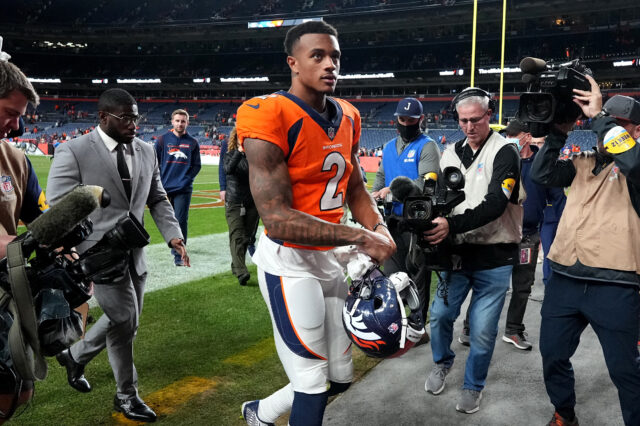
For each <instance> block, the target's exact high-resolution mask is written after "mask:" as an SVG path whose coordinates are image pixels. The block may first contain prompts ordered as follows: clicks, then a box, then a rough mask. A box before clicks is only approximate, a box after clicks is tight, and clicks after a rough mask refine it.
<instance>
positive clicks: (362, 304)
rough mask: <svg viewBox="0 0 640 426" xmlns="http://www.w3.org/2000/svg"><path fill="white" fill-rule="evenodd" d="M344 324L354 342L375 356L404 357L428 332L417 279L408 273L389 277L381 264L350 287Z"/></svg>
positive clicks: (366, 352)
mask: <svg viewBox="0 0 640 426" xmlns="http://www.w3.org/2000/svg"><path fill="white" fill-rule="evenodd" d="M407 311H409V312H408V313H407ZM342 323H343V325H344V328H345V331H346V332H347V335H348V336H349V338H350V339H351V341H352V342H353V343H354V344H355V345H356V346H357V347H359V348H360V349H361V350H362V351H363V352H364V353H365V354H367V355H369V356H371V357H375V358H393V357H397V356H400V355H402V354H404V353H405V352H407V351H408V350H409V349H410V348H411V347H413V346H414V345H415V343H416V342H418V341H419V340H420V338H421V337H422V336H423V335H424V334H425V330H424V318H422V314H421V312H420V303H419V298H418V291H417V289H416V286H415V284H414V283H413V281H411V280H410V279H409V277H408V276H407V274H405V273H404V272H396V273H395V274H392V275H391V276H390V277H386V276H385V275H384V274H383V273H382V272H381V271H380V269H379V268H377V267H374V268H372V269H371V270H369V271H368V272H367V273H366V274H364V276H363V277H362V278H361V279H359V280H355V281H353V283H352V284H351V286H350V287H349V294H348V296H347V299H346V302H345V305H344V308H343V309H342Z"/></svg>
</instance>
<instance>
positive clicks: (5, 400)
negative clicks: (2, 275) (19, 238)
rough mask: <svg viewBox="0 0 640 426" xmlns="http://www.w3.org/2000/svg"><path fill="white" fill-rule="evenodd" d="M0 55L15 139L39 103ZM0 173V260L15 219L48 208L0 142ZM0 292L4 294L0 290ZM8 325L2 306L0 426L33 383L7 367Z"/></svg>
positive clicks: (17, 154) (27, 171)
mask: <svg viewBox="0 0 640 426" xmlns="http://www.w3.org/2000/svg"><path fill="white" fill-rule="evenodd" d="M1 47H2V45H1V42H0V48H1ZM3 55H6V54H4V52H0V139H4V138H5V137H7V136H8V135H11V136H13V135H15V136H18V134H19V133H20V128H21V127H22V128H23V127H24V126H21V118H20V117H21V116H22V115H24V114H25V112H26V110H27V105H28V104H31V105H33V106H34V107H35V106H37V105H38V103H39V98H38V94H37V93H36V92H35V90H34V89H33V86H32V85H31V83H30V82H29V80H28V79H27V77H26V76H25V75H24V74H23V73H22V71H20V69H19V68H18V67H17V66H15V65H13V64H12V63H10V62H8V60H7V59H8V58H6V56H3ZM0 174H1V176H0V180H1V183H0V185H1V186H0V258H3V257H5V254H6V248H7V244H9V242H11V241H12V240H13V239H14V238H15V236H16V235H17V227H18V220H22V221H23V222H25V223H29V222H31V221H33V220H34V219H35V218H36V217H38V216H39V215H40V213H41V212H42V211H43V210H46V209H47V208H48V206H47V202H46V199H45V195H44V192H43V191H42V189H41V188H40V185H39V184H38V178H37V177H36V174H35V172H34V171H33V168H32V167H31V163H30V162H29V159H28V158H27V157H26V156H25V155H24V152H22V151H20V150H18V149H16V148H14V147H12V146H11V145H9V144H8V143H7V142H0ZM0 293H4V291H3V290H2V289H1V288H0ZM0 296H1V295H0ZM12 323H13V318H12V317H11V315H9V313H8V311H6V310H5V306H0V424H2V423H3V422H4V420H5V419H6V418H9V417H11V414H12V412H13V410H15V408H16V406H17V405H19V404H21V403H24V402H25V401H27V400H29V398H30V397H31V395H32V393H33V382H31V381H23V380H22V379H21V378H20V377H16V376H15V372H14V371H13V369H12V368H11V366H12V362H11V359H10V355H9V348H8V331H9V328H10V327H11V325H12Z"/></svg>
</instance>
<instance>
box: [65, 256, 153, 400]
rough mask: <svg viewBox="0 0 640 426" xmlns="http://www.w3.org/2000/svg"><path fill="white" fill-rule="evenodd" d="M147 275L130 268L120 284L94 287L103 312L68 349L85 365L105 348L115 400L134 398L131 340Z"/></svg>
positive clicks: (136, 326) (135, 389)
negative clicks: (116, 397)
mask: <svg viewBox="0 0 640 426" xmlns="http://www.w3.org/2000/svg"><path fill="white" fill-rule="evenodd" d="M146 278H147V274H146V273H145V274H143V275H141V276H138V275H137V274H136V273H135V270H134V268H133V267H130V268H129V270H128V271H127V274H126V276H125V277H124V279H123V280H122V281H120V282H117V283H113V284H107V285H105V284H103V285H95V286H94V295H95V297H96V299H97V300H98V303H99V304H100V307H101V308H102V310H103V311H104V314H103V315H102V316H101V317H100V319H98V321H96V323H95V324H94V325H93V327H91V328H90V329H89V330H88V331H87V333H86V334H85V337H84V339H82V340H80V341H78V342H77V343H76V344H74V345H73V346H72V347H71V348H70V352H71V356H72V357H73V359H74V360H75V361H76V362H78V363H80V364H83V365H85V364H87V363H88V362H89V361H91V360H92V359H93V358H94V357H95V356H96V355H98V354H99V353H100V351H102V350H103V349H104V348H105V347H106V348H107V354H108V356H109V363H110V364H111V369H112V370H113V375H114V377H115V379H116V384H117V395H118V397H119V398H122V399H124V398H128V397H132V396H137V395H138V374H137V372H136V367H135V365H134V364H133V341H134V339H135V336H136V332H137V330H138V320H139V317H140V313H141V312H142V301H143V297H144V284H145V281H146Z"/></svg>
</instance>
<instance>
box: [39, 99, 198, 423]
mask: <svg viewBox="0 0 640 426" xmlns="http://www.w3.org/2000/svg"><path fill="white" fill-rule="evenodd" d="M98 114H99V117H100V125H99V126H98V127H96V129H95V130H94V131H93V132H91V133H88V134H86V135H83V136H80V137H79V138H76V139H74V140H72V141H69V142H66V143H64V144H62V145H60V147H59V148H58V149H57V150H56V156H55V159H54V160H53V163H52V164H51V170H50V171H49V180H48V186H47V189H48V192H49V197H50V201H51V202H52V204H54V203H55V202H58V201H59V200H60V198H61V197H62V196H63V195H64V194H65V193H67V192H68V191H69V190H71V189H72V188H74V187H76V186H77V185H78V184H89V185H99V186H101V187H103V188H105V189H107V190H108V191H109V192H110V193H111V203H110V204H109V206H108V207H107V208H105V209H102V210H100V211H97V212H95V213H93V214H91V215H90V219H91V220H92V221H93V223H94V228H93V233H92V234H91V235H90V236H89V238H88V239H87V240H86V241H84V242H83V243H82V244H80V245H78V251H79V252H80V253H83V252H85V251H86V250H87V249H89V248H90V246H92V245H93V244H95V243H96V241H99V240H100V239H101V238H102V236H103V235H104V234H105V232H107V231H108V230H110V229H111V228H113V226H114V224H115V223H116V222H117V221H118V219H120V218H121V217H122V216H123V215H124V214H126V213H127V212H130V214H131V215H133V216H135V218H136V219H137V220H138V221H139V222H140V223H143V216H144V209H145V206H148V207H149V210H150V212H151V216H152V217H153V220H154V222H155V223H156V225H157V226H158V228H159V229H160V232H161V233H162V236H163V237H164V239H165V241H167V242H168V244H169V246H170V247H171V248H173V249H174V250H175V251H176V252H178V253H179V255H180V258H181V260H182V261H183V262H184V264H185V266H190V265H189V257H188V255H187V251H186V248H185V246H184V241H183V238H182V233H181V231H180V226H179V224H178V222H177V220H176V218H175V215H174V211H173V208H172V207H171V204H170V203H169V200H168V199H167V194H166V193H165V191H164V188H163V187H162V183H161V182H160V172H159V168H158V159H157V157H156V155H155V151H154V150H153V147H152V146H151V145H149V144H146V143H145V142H144V141H142V140H140V139H137V138H136V137H135V134H136V133H135V132H136V124H137V123H138V121H139V119H140V115H138V105H137V103H136V101H135V99H134V98H133V97H132V96H131V95H130V94H129V92H127V91H126V90H122V89H109V90H106V91H105V92H103V93H102V95H100V99H99V100H98ZM128 260H129V262H128V267H127V271H126V275H125V276H124V279H122V280H119V281H118V282H114V283H111V284H104V285H97V286H95V288H94V289H95V297H96V299H97V300H98V303H99V304H100V307H101V308H102V309H103V311H104V314H103V315H102V317H100V319H99V320H98V321H97V322H96V323H95V324H94V325H93V327H92V328H91V329H89V330H88V331H87V333H86V335H85V338H84V339H83V340H80V341H79V342H77V343H75V344H74V345H73V346H71V347H70V348H69V349H66V350H64V351H62V352H61V353H59V354H58V355H57V356H56V358H57V359H58V362H59V363H60V365H63V366H64V367H66V369H67V380H68V382H69V385H70V386H71V387H73V388H74V389H76V390H78V391H80V392H89V391H91V386H90V384H89V382H88V381H87V379H86V378H85V377H84V368H85V365H86V364H87V363H88V362H89V361H91V360H92V359H93V358H94V357H95V356H96V355H98V353H100V352H101V351H102V350H103V349H104V348H105V347H106V348H107V352H108V354H109V362H110V364H111V367H112V369H113V373H114V376H115V379H116V382H117V393H116V395H115V398H114V408H115V410H116V411H118V412H122V413H123V414H124V416H125V417H127V418H129V419H132V420H137V421H155V420H156V414H155V413H154V412H153V410H151V409H150V408H149V407H148V406H147V405H146V404H145V403H144V401H143V400H142V399H141V398H140V397H139V396H138V375H137V372H136V368H135V366H134V364H133V341H134V338H135V336H136V332H137V328H138V321H139V317H140V314H141V312H142V302H143V297H144V285H145V281H146V276H147V265H146V260H145V256H144V252H143V249H142V248H135V249H133V250H132V252H131V254H130V256H129V259H128Z"/></svg>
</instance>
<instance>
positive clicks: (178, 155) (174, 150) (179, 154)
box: [169, 148, 187, 160]
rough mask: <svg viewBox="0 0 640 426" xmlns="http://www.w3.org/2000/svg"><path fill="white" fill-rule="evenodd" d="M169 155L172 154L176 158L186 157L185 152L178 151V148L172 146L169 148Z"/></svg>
mask: <svg viewBox="0 0 640 426" xmlns="http://www.w3.org/2000/svg"><path fill="white" fill-rule="evenodd" d="M169 155H172V156H174V157H175V158H177V159H184V160H186V159H187V154H185V153H184V152H182V151H180V150H179V149H178V148H172V149H170V150H169Z"/></svg>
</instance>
